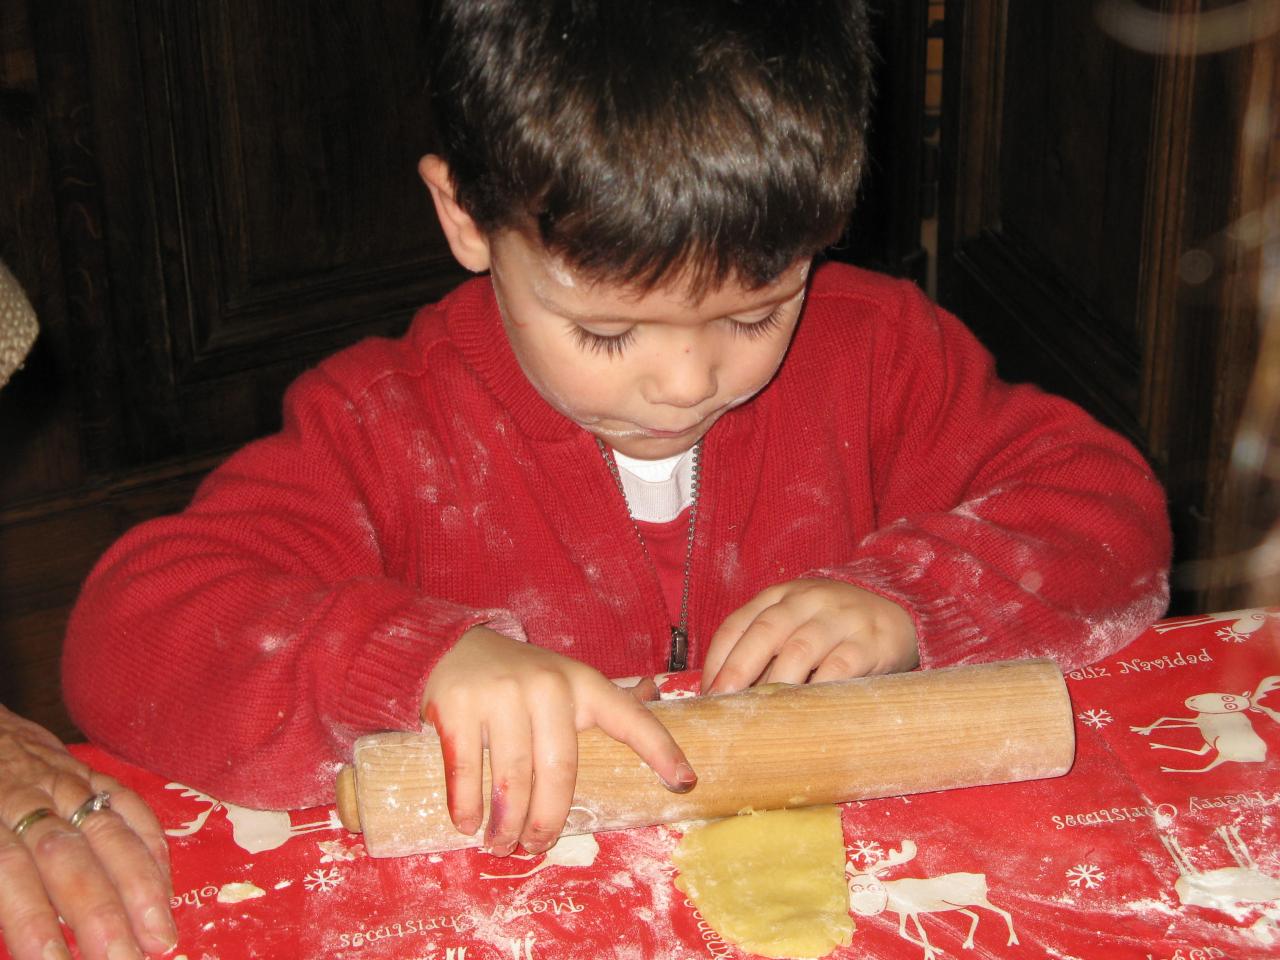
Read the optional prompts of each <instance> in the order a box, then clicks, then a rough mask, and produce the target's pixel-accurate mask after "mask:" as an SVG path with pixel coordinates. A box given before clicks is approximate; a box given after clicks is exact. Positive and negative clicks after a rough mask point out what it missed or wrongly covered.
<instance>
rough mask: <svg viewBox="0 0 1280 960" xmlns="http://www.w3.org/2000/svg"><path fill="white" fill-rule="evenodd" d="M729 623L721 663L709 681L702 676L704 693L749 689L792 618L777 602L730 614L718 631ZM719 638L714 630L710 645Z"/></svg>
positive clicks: (790, 626)
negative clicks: (714, 634) (729, 630)
mask: <svg viewBox="0 0 1280 960" xmlns="http://www.w3.org/2000/svg"><path fill="white" fill-rule="evenodd" d="M767 592H768V591H766V593H767ZM762 596H763V595H762ZM739 614H741V615H742V616H741V617H739ZM743 620H745V621H746V622H745V623H743V622H742V621H743ZM730 621H733V623H732V624H731V632H729V633H726V634H725V636H726V638H729V639H726V640H725V641H724V642H725V644H726V649H725V650H724V652H723V660H722V662H721V663H720V664H719V665H718V666H717V667H716V670H715V673H714V675H712V676H711V679H710V680H709V681H708V679H707V674H706V673H705V672H704V673H703V680H702V684H703V692H704V693H733V692H736V691H738V690H745V689H746V688H747V687H749V686H751V685H752V684H753V683H755V682H756V680H758V679H759V678H760V677H761V676H762V675H763V674H764V672H765V669H766V668H767V667H768V666H769V661H770V660H772V659H773V655H774V653H775V652H777V650H778V648H779V647H780V646H781V645H782V643H783V641H784V640H786V639H787V638H788V637H789V636H790V635H791V632H792V630H793V629H794V626H795V624H794V622H793V621H794V615H793V614H791V613H790V612H789V611H788V610H787V609H786V607H785V606H784V604H783V603H780V602H779V603H772V602H766V603H752V604H748V605H747V606H745V607H743V608H742V609H741V610H739V611H737V612H735V613H733V614H730V616H729V617H728V618H726V620H725V623H724V624H723V625H722V626H721V630H724V628H725V626H730ZM719 637H720V632H719V631H717V635H716V637H714V638H713V639H712V643H713V644H714V643H716V641H717V640H718V639H719ZM708 659H710V653H708Z"/></svg>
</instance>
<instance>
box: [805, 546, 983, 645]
mask: <svg viewBox="0 0 1280 960" xmlns="http://www.w3.org/2000/svg"><path fill="white" fill-rule="evenodd" d="M805 576H808V577H820V578H822V579H826V580H838V581H840V582H841V583H847V584H849V585H850V586H854V587H861V588H862V589H863V590H867V591H869V592H871V593H874V594H876V595H877V596H880V597H884V598H885V599H886V600H889V601H891V602H893V603H896V604H897V605H898V606H900V607H902V608H903V609H904V610H906V611H907V614H908V615H909V616H910V617H911V619H912V621H913V622H914V623H915V627H916V645H917V647H918V649H919V654H920V669H922V670H930V669H934V668H936V667H945V666H954V665H956V664H961V663H977V662H979V661H981V660H984V659H990V658H989V656H984V655H983V647H984V645H985V644H986V641H987V637H986V635H985V633H984V632H983V630H982V628H981V627H980V626H978V624H977V623H975V622H974V620H973V618H972V617H971V616H970V615H969V613H968V611H967V610H966V609H965V608H964V606H963V605H962V604H960V603H957V602H956V601H955V600H954V599H953V598H952V597H949V596H945V595H939V594H938V593H937V589H936V586H935V585H933V584H931V583H930V582H929V581H928V580H926V579H924V578H923V577H922V576H921V570H920V567H919V565H918V564H914V563H908V562H903V561H895V560H891V559H887V558H884V557H864V558H862V559H859V560H855V561H854V562H852V563H849V564H845V565H843V566H839V567H826V568H822V569H818V570H812V571H810V572H809V573H807V574H805ZM931 587H933V589H930V588H931Z"/></svg>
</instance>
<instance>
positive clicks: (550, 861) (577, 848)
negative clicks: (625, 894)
mask: <svg viewBox="0 0 1280 960" xmlns="http://www.w3.org/2000/svg"><path fill="white" fill-rule="evenodd" d="M599 853H600V844H599V843H597V842H596V838H595V837H593V836H592V835H591V834H589V833H583V834H579V835H576V836H568V837H561V838H560V839H559V840H557V841H556V842H555V845H554V846H552V847H551V849H550V850H548V851H547V853H546V856H545V857H543V860H542V862H541V863H539V864H538V865H537V866H536V867H534V868H533V869H532V870H526V871H525V872H524V873H482V874H480V879H482V880H521V879H523V878H525V877H531V876H533V875H534V874H535V873H537V872H538V871H539V870H546V869H547V868H548V867H589V866H591V865H592V864H593V863H595V862H596V856H597V855H599ZM537 856H539V854H524V853H513V854H511V858H512V859H514V860H533V859H534V858H535V857H537Z"/></svg>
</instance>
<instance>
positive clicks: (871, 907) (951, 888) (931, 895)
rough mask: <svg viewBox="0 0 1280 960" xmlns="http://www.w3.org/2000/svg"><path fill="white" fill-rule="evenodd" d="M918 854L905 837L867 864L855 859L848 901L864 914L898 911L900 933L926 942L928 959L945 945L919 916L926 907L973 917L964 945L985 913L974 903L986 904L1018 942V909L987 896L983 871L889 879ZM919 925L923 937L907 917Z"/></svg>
mask: <svg viewBox="0 0 1280 960" xmlns="http://www.w3.org/2000/svg"><path fill="white" fill-rule="evenodd" d="M915 855H916V845H915V842H914V841H912V840H903V841H902V846H901V848H899V849H897V850H890V851H889V853H888V854H887V855H886V856H884V857H882V858H880V859H879V860H873V861H872V862H871V863H869V864H868V865H867V867H866V869H864V870H858V869H857V868H855V867H854V865H853V864H852V863H849V864H847V867H848V870H849V873H850V876H849V907H850V909H851V910H852V911H853V912H854V913H856V914H860V915H861V916H864V917H874V916H876V915H877V914H880V913H883V912H885V911H886V910H889V911H892V912H894V913H896V914H897V915H898V935H899V936H900V937H902V939H904V940H906V941H908V942H910V943H914V944H916V945H917V946H919V947H923V948H924V960H935V958H936V957H937V956H938V954H940V953H943V951H942V950H941V949H940V948H938V947H935V946H933V944H932V943H930V942H929V935H928V934H927V933H926V932H925V928H924V924H922V923H921V922H920V914H922V913H943V912H945V911H948V910H955V911H957V912H959V913H962V914H964V915H965V916H966V917H969V918H970V919H971V920H972V921H973V922H972V923H971V924H970V925H969V933H968V935H967V936H966V937H965V939H964V943H963V944H962V946H963V947H964V949H966V950H971V949H973V935H974V933H975V932H976V931H977V929H978V921H979V920H980V919H981V918H980V916H979V915H978V914H977V913H976V912H975V911H973V910H971V909H969V908H970V907H982V908H983V909H985V910H990V911H992V912H993V913H997V914H999V915H1000V916H1001V917H1003V918H1004V922H1005V925H1006V926H1007V927H1008V928H1009V939H1008V940H1007V941H1006V945H1007V946H1014V945H1016V944H1017V942H1018V935H1017V934H1016V933H1015V932H1014V930H1013V915H1012V914H1010V913H1009V911H1008V910H1003V909H1001V908H1000V907H997V906H996V905H995V904H994V903H992V902H991V901H990V899H988V893H987V877H986V875H985V874H982V873H944V874H941V875H939V876H936V877H924V878H913V877H904V878H902V879H899V880H885V879H884V878H883V876H882V875H883V874H885V873H887V872H888V871H889V870H890V869H891V868H893V867H896V866H898V865H899V864H903V863H906V862H907V861H908V860H911V859H913V858H914V857H915ZM908 917H910V918H911V921H912V923H913V924H914V925H915V929H916V933H917V934H919V936H920V939H919V940H917V939H916V938H915V937H913V936H911V935H910V934H909V933H907V918H908Z"/></svg>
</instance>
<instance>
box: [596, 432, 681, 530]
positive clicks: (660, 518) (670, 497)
mask: <svg viewBox="0 0 1280 960" xmlns="http://www.w3.org/2000/svg"><path fill="white" fill-rule="evenodd" d="M613 457H614V460H615V461H616V462H617V464H618V475H619V476H620V477H621V478H622V492H623V493H624V494H625V495H626V498H627V509H629V510H630V511H631V516H632V517H633V518H634V519H636V520H643V521H644V522H646V523H669V522H670V521H672V520H674V519H675V518H676V517H678V516H680V514H681V512H682V511H684V510H685V508H687V507H688V506H689V505H690V504H692V503H693V448H690V449H688V450H686V451H685V452H684V453H681V454H678V455H676V456H674V457H667V458H666V459H664V460H636V459H634V458H632V457H628V456H625V455H624V454H621V453H618V452H617V451H616V450H615V451H614V452H613Z"/></svg>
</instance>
